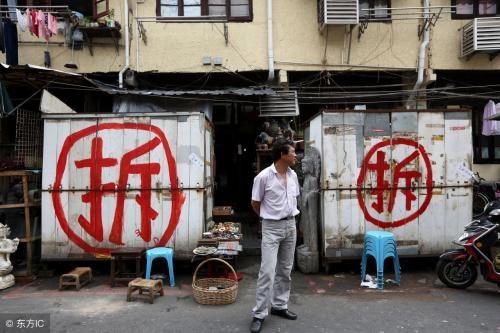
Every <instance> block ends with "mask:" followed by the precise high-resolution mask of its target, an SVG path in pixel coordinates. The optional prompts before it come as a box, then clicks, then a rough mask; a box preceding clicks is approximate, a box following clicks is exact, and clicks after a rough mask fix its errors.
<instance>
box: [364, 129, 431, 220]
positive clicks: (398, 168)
mask: <svg viewBox="0 0 500 333" xmlns="http://www.w3.org/2000/svg"><path fill="white" fill-rule="evenodd" d="M397 145H403V146H410V147H413V148H415V150H414V151H413V152H412V153H411V154H410V155H408V156H407V157H406V158H404V159H403V160H402V161H400V162H399V163H397V164H396V165H395V166H394V169H393V175H392V179H391V182H389V181H387V180H386V177H385V176H386V173H387V172H388V171H389V170H390V165H389V163H387V162H386V161H385V156H386V153H385V152H384V151H383V150H382V149H384V148H385V147H387V146H393V147H394V146H397ZM375 153H376V160H375V163H370V160H371V159H372V157H373V156H374V155H375ZM419 158H422V160H423V162H424V168H425V170H426V179H425V180H424V179H423V177H424V175H423V173H422V172H420V171H418V170H405V169H406V168H407V167H408V166H409V165H411V164H412V163H415V164H417V163H416V162H417V161H418V159H419ZM370 172H373V173H375V179H376V186H375V188H374V189H371V190H370V193H371V194H372V195H375V197H376V199H375V202H373V203H372V204H371V207H372V208H373V209H374V210H375V211H376V212H377V213H379V214H381V213H383V212H384V211H385V206H384V192H386V191H388V190H389V188H390V187H391V186H392V187H391V188H390V193H389V200H388V203H387V212H388V213H392V212H393V210H394V204H395V201H396V197H397V196H398V194H399V192H401V193H402V194H403V195H404V197H405V209H406V211H408V212H409V215H408V216H406V217H403V218H401V219H399V220H396V221H392V222H388V221H382V220H379V219H378V218H376V217H374V216H372V215H371V214H370V212H369V210H368V208H367V207H366V203H365V199H364V196H363V191H362V189H363V184H364V181H365V178H366V177H367V174H368V173H370ZM419 179H420V180H422V182H423V183H424V184H425V188H426V191H425V198H424V200H423V202H422V204H421V205H420V207H419V208H418V209H417V210H416V211H414V212H412V211H411V210H412V203H413V202H414V201H416V200H417V196H416V195H415V194H414V193H413V191H412V190H411V188H412V180H419ZM400 180H402V181H403V186H402V187H399V183H400ZM357 196H358V203H359V205H360V207H361V209H362V211H363V213H364V215H365V218H366V219H367V220H368V221H370V222H372V223H374V224H375V225H378V226H379V227H382V228H391V227H392V228H394V227H399V226H402V225H404V224H406V223H408V222H410V221H412V220H414V219H416V218H417V217H418V216H420V215H421V214H422V213H423V212H424V211H425V210H426V209H427V207H428V205H429V203H430V201H431V198H432V167H431V163H430V160H429V157H428V155H427V152H426V151H425V149H424V147H423V146H422V145H420V144H419V143H418V142H416V141H414V140H411V139H406V138H394V139H392V140H386V141H382V142H380V143H378V144H376V145H375V146H373V147H372V148H371V149H370V151H369V152H368V153H367V154H366V156H365V158H364V160H363V164H362V166H361V170H360V173H359V177H358V182H357Z"/></svg>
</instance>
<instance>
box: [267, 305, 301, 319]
mask: <svg viewBox="0 0 500 333" xmlns="http://www.w3.org/2000/svg"><path fill="white" fill-rule="evenodd" d="M271 314H272V315H275V316H280V317H283V318H286V319H290V320H295V319H297V315H296V314H295V313H293V312H292V311H288V309H282V310H278V309H275V308H271Z"/></svg>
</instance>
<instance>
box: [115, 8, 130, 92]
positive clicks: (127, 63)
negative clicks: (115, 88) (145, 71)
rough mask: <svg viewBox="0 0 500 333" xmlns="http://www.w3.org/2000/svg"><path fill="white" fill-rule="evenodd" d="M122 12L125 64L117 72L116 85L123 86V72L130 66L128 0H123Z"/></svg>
mask: <svg viewBox="0 0 500 333" xmlns="http://www.w3.org/2000/svg"><path fill="white" fill-rule="evenodd" d="M123 13H124V22H125V23H124V28H125V66H124V67H123V68H122V69H121V71H120V73H118V85H119V87H120V88H123V74H124V73H125V71H126V70H127V69H129V67H130V40H129V26H128V17H129V12H128V0H123Z"/></svg>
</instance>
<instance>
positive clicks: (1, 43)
mask: <svg viewBox="0 0 500 333" xmlns="http://www.w3.org/2000/svg"><path fill="white" fill-rule="evenodd" d="M0 52H2V53H5V39H4V33H3V20H0Z"/></svg>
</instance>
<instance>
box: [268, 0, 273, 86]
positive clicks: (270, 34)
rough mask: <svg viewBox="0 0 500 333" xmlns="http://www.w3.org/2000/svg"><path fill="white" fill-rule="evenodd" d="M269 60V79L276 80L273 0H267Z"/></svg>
mask: <svg viewBox="0 0 500 333" xmlns="http://www.w3.org/2000/svg"><path fill="white" fill-rule="evenodd" d="M267 62H268V68H269V75H268V80H269V81H272V80H274V52H273V0H267Z"/></svg>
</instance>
